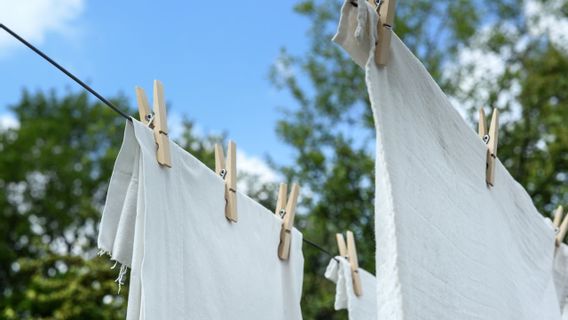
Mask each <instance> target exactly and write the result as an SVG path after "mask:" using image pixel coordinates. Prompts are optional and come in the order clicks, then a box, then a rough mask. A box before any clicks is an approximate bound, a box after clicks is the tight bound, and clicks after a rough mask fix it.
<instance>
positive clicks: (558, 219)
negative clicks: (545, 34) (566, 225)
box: [552, 206, 564, 229]
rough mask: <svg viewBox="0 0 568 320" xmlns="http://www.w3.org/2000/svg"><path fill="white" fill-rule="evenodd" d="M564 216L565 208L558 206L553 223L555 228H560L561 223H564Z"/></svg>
mask: <svg viewBox="0 0 568 320" xmlns="http://www.w3.org/2000/svg"><path fill="white" fill-rule="evenodd" d="M563 216H564V207H562V206H558V208H556V210H555V211H554V217H553V219H554V220H552V223H553V224H554V227H555V228H557V229H558V228H560V222H561V221H562V217H563Z"/></svg>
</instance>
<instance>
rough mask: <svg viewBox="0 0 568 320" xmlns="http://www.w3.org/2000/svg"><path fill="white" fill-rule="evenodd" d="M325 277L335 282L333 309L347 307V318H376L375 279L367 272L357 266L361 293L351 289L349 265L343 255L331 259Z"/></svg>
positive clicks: (359, 319)
mask: <svg viewBox="0 0 568 320" xmlns="http://www.w3.org/2000/svg"><path fill="white" fill-rule="evenodd" d="M325 277H326V278H327V279H329V280H331V281H333V282H334V283H335V305H334V307H335V310H343V309H347V314H348V315H349V320H369V319H377V280H376V279H375V276H373V275H372V274H370V273H369V272H367V271H365V270H363V269H361V268H359V277H360V278H361V288H362V290H361V291H362V292H363V294H362V295H361V296H359V297H357V296H356V295H355V291H354V290H353V277H352V274H351V265H350V264H349V261H347V260H346V259H345V258H344V257H340V256H337V257H335V259H331V260H330V261H329V264H328V266H327V269H326V270H325Z"/></svg>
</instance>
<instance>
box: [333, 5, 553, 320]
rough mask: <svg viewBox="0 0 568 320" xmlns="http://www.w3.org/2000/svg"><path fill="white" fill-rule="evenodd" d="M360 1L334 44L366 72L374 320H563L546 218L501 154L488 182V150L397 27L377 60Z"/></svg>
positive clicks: (372, 17) (345, 11) (348, 8)
mask: <svg viewBox="0 0 568 320" xmlns="http://www.w3.org/2000/svg"><path fill="white" fill-rule="evenodd" d="M358 3H359V7H358V8H356V7H354V6H352V5H351V3H350V1H346V3H345V4H344V6H343V8H342V15H341V20H340V25H339V29H338V33H337V35H336V37H335V38H334V41H336V42H337V43H338V44H340V45H341V46H343V47H344V49H345V50H346V51H347V52H348V53H349V54H350V55H351V57H352V58H353V59H354V60H355V62H356V63H357V64H359V65H360V66H361V67H362V68H364V70H365V78H366V83H367V88H368V92H369V96H370V100H371V104H372V108H373V114H374V119H375V126H376V130H377V145H376V147H377V154H376V171H375V172H376V200H375V201H376V202H375V206H376V207H375V210H376V211H375V234H376V250H377V252H376V261H377V270H376V274H377V275H380V279H381V281H380V282H378V288H377V290H378V291H377V299H378V317H377V318H378V319H389V320H403V319H407V320H416V319H428V320H445V319H448V320H455V319H460V320H464V319H483V320H504V319H505V320H508V319H511V320H513V319H514V320H525V319H526V320H534V319H560V308H559V306H558V301H557V297H556V293H555V289H554V283H553V279H552V265H553V257H554V256H553V254H554V229H553V228H552V226H551V224H550V223H548V222H545V221H544V219H543V218H542V216H541V215H540V214H539V213H538V211H537V210H536V208H535V207H534V205H533V203H532V201H531V199H530V197H529V196H528V194H527V192H526V191H525V190H524V189H523V187H522V186H520V185H519V184H518V183H517V182H516V181H515V180H514V179H513V178H512V177H511V176H510V174H509V173H508V172H507V170H506V169H505V168H504V167H503V165H502V164H501V162H500V161H497V163H496V169H495V186H494V187H493V188H491V189H489V188H488V187H487V186H486V182H485V166H486V151H487V147H486V145H485V144H484V143H483V142H482V141H481V139H480V138H479V137H478V136H477V134H476V133H475V132H474V131H473V130H472V129H471V128H470V127H469V126H468V125H467V124H466V123H465V122H464V121H463V119H462V117H461V116H460V115H459V113H458V112H457V111H456V110H454V108H453V107H452V106H451V104H450V102H449V101H448V98H447V97H446V96H445V95H444V93H443V92H442V91H441V89H440V88H439V87H438V85H437V84H436V83H435V81H434V80H433V79H432V78H431V76H430V75H429V73H428V72H427V70H426V69H425V68H424V66H423V65H422V64H421V62H420V61H419V60H418V59H417V58H416V57H415V56H414V55H413V54H412V53H411V52H410V51H409V50H408V48H407V47H406V46H405V45H404V44H403V43H402V42H401V40H400V39H399V38H398V37H397V36H396V35H395V34H393V37H392V41H391V47H390V58H389V61H388V64H387V65H386V66H385V67H380V68H379V67H377V65H376V64H375V62H374V52H373V51H374V44H375V34H376V24H377V15H376V13H375V11H374V8H372V7H371V5H369V4H368V3H367V1H359V2H358ZM358 26H359V30H357V29H358V28H357V27H358ZM502 141H504V140H502ZM497 156H499V154H497Z"/></svg>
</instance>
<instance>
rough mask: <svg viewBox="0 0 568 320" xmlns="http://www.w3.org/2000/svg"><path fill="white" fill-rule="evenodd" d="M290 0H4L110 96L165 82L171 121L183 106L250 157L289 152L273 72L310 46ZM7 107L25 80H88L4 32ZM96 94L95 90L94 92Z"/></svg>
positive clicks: (62, 84) (50, 83) (0, 48)
mask: <svg viewBox="0 0 568 320" xmlns="http://www.w3.org/2000/svg"><path fill="white" fill-rule="evenodd" d="M293 5H294V2H292V1H273V2H270V3H262V2H259V1H251V0H243V1H239V2H238V3H235V2H232V3H230V2H227V3H214V2H210V1H187V2H183V1H159V2H158V1H131V0H125V1H87V0H30V1H12V0H0V21H1V22H2V23H5V24H6V25H7V26H8V27H11V28H13V29H14V31H16V32H19V33H21V34H22V35H23V36H24V37H26V38H27V39H28V40H30V42H32V43H33V44H35V45H37V46H38V47H39V48H40V49H41V50H43V51H44V52H46V53H47V54H48V55H50V56H51V57H52V58H54V59H55V60H56V61H58V62H59V63H61V64H62V65H63V66H65V67H66V68H68V69H69V70H70V71H72V72H73V73H74V74H75V75H77V76H78V77H79V78H81V79H83V80H85V81H87V82H88V83H89V84H90V85H91V86H92V87H93V88H94V89H95V90H97V91H98V92H99V93H101V94H103V95H104V96H106V97H113V96H115V95H116V94H118V93H122V94H124V95H126V96H127V97H129V98H130V101H131V102H134V86H136V85H140V86H142V87H144V88H145V89H146V91H147V92H151V89H152V81H153V79H159V80H161V81H162V82H163V83H164V87H165V95H166V99H167V101H168V103H170V108H169V110H168V111H169V115H168V116H169V117H170V119H169V123H170V126H174V128H172V129H173V130H175V126H176V123H179V120H180V119H181V117H182V116H187V117H189V118H190V119H192V120H194V121H195V122H196V124H197V126H198V127H199V128H200V129H201V130H202V131H203V132H213V133H218V132H222V131H226V132H228V134H229V138H230V139H233V140H235V141H236V142H237V145H238V148H239V149H240V150H243V151H244V152H245V153H246V154H248V155H249V156H251V157H263V156H264V155H266V154H269V155H270V156H272V157H275V158H278V159H281V160H282V161H285V162H286V160H289V159H290V152H291V150H290V149H289V148H287V147H286V146H285V145H284V144H283V143H282V142H281V141H279V140H278V138H277V137H276V135H275V131H274V129H275V123H276V121H277V120H278V119H279V117H280V116H281V114H280V113H279V111H278V108H279V107H281V106H290V105H293V101H292V100H291V98H290V97H289V96H288V95H287V94H286V92H279V91H277V90H276V89H275V88H273V87H272V86H271V84H270V83H269V81H268V71H269V67H270V65H271V64H272V63H274V61H275V60H276V59H277V57H278V54H279V50H280V48H281V47H283V46H285V47H287V48H288V50H289V51H291V52H294V53H299V52H303V51H304V50H305V49H306V48H307V40H308V39H307V36H306V30H307V28H308V26H309V24H308V21H307V20H306V19H304V18H302V17H300V16H298V15H297V14H295V13H294V12H293V10H292V8H293ZM0 71H1V74H2V77H0V86H1V87H2V91H1V92H2V94H1V95H0V115H2V116H3V117H6V112H7V111H6V106H7V105H9V104H12V103H15V102H17V101H18V100H19V98H20V95H21V91H22V89H23V88H28V89H30V90H35V89H40V90H48V89H52V88H55V89H57V90H58V91H59V92H64V90H65V89H66V88H68V89H71V90H74V91H78V90H80V88H79V87H78V86H77V85H76V84H75V83H74V82H72V81H71V80H70V79H68V78H67V77H66V76H64V75H63V74H62V73H60V72H59V71H57V70H56V69H54V68H53V67H52V66H50V65H49V64H47V63H46V62H44V61H43V60H42V59H41V58H39V57H38V56H36V55H35V54H33V53H32V52H31V51H29V50H28V49H27V48H25V47H23V46H22V45H20V44H19V43H17V42H16V41H15V40H12V39H9V38H8V37H7V36H5V35H2V36H0ZM93 99H94V98H93Z"/></svg>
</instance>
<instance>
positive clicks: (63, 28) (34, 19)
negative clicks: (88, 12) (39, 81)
mask: <svg viewBox="0 0 568 320" xmlns="http://www.w3.org/2000/svg"><path fill="white" fill-rule="evenodd" d="M84 2H85V0H0V22H1V23H3V24H4V25H6V26H7V27H8V28H10V29H12V30H13V31H15V32H16V33H18V34H19V35H21V36H22V37H24V38H25V39H26V40H28V41H30V42H32V43H33V44H41V43H43V42H44V40H45V37H46V35H47V34H48V33H50V32H54V33H59V34H63V35H69V34H72V33H73V32H74V31H76V26H74V23H75V22H76V20H77V18H78V17H79V16H80V15H81V13H82V12H83V8H84ZM18 45H19V44H18V43H17V41H16V40H15V39H12V38H11V37H10V36H9V35H7V34H6V33H5V32H4V31H3V30H2V32H0V50H2V51H5V50H6V49H10V48H13V47H15V46H18Z"/></svg>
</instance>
